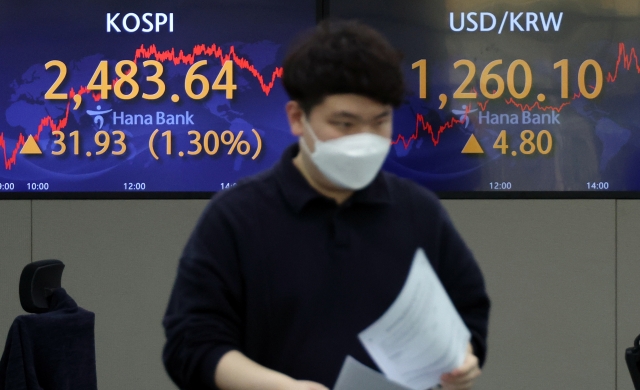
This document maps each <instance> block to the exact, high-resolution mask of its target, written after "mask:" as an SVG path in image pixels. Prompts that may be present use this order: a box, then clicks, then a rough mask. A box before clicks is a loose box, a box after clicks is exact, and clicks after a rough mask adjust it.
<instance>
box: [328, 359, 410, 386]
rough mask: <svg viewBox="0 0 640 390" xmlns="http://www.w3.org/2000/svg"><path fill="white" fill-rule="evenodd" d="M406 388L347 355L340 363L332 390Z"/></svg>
mask: <svg viewBox="0 0 640 390" xmlns="http://www.w3.org/2000/svg"><path fill="white" fill-rule="evenodd" d="M364 389H366V390H407V388H406V387H404V386H400V385H399V384H397V383H393V382H391V381H390V380H388V379H387V378H386V377H385V376H384V375H382V374H381V373H379V372H378V371H375V370H372V369H371V368H369V367H367V366H365V365H364V364H362V363H360V362H359V361H357V360H356V359H354V358H352V357H351V356H347V358H346V359H345V360H344V363H343V364H342V369H341V370H340V374H339V375H338V380H337V381H336V384H335V386H333V390H364Z"/></svg>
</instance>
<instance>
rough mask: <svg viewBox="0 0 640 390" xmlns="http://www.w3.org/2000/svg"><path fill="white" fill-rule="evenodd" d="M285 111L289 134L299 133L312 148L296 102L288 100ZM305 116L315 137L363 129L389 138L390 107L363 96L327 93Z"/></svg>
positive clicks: (390, 127) (325, 138)
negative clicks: (290, 132) (289, 128)
mask: <svg viewBox="0 0 640 390" xmlns="http://www.w3.org/2000/svg"><path fill="white" fill-rule="evenodd" d="M290 105H291V106H290ZM287 114H288V115H289V122H290V125H291V131H292V132H293V134H294V135H297V136H302V137H303V138H304V142H306V143H307V145H308V146H309V149H310V150H311V151H312V152H313V151H314V150H315V145H314V139H313V137H312V136H311V135H310V134H309V132H308V130H307V129H306V128H305V126H304V124H303V120H304V116H305V115H304V113H303V112H302V110H301V108H300V107H299V106H298V104H297V103H296V102H289V104H288V105H287ZM306 119H307V120H308V121H309V124H310V126H311V128H312V130H313V132H314V133H315V135H316V137H318V139H319V140H321V141H326V140H330V139H334V138H339V137H342V136H345V135H350V134H358V133H366V132H368V133H373V134H376V135H380V136H382V137H385V138H388V139H389V140H390V141H391V132H392V122H393V109H392V107H391V106H390V105H385V104H382V103H379V102H377V101H375V100H371V99H369V98H367V97H364V96H360V95H355V94H340V95H329V96H327V97H326V98H325V99H324V100H323V101H322V102H321V103H320V104H318V105H316V106H314V107H313V108H312V109H311V112H310V114H309V116H308V117H307V118H306Z"/></svg>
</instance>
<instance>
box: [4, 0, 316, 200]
mask: <svg viewBox="0 0 640 390" xmlns="http://www.w3.org/2000/svg"><path fill="white" fill-rule="evenodd" d="M315 10H316V2H315V1H299V0H279V1H269V2H265V1H247V0H243V1H221V0H206V1H204V0H203V1H173V0H172V1H166V0H165V1H157V0H154V1H146V2H129V1H108V2H94V1H84V2H78V1H69V0H63V1H33V0H32V1H20V2H18V1H12V2H6V4H4V5H3V9H2V12H1V13H0V35H1V36H2V40H1V41H0V51H2V53H4V54H3V59H2V61H0V112H2V113H3V114H4V115H2V117H1V119H0V196H11V194H20V193H23V194H24V193H33V194H36V193H58V194H59V193H68V194H69V193H93V194H101V193H112V192H145V193H149V192H153V193H158V192H167V193H187V192H194V193H198V192H204V193H207V192H208V193H210V192H214V191H219V190H220V189H222V188H225V187H228V186H231V185H234V183H235V182H236V181H237V180H238V179H239V178H241V177H244V176H247V175H251V174H254V173H256V172H259V171H261V170H263V169H265V168H267V167H269V166H271V165H272V164H273V163H274V162H275V161H276V160H277V159H278V158H279V157H280V154H281V152H282V150H283V149H284V148H285V147H286V146H287V145H289V144H291V143H292V142H294V138H293V137H292V136H291V134H290V131H289V127H288V125H287V121H286V116H285V113H284V104H285V103H286V101H287V100H288V98H287V96H286V93H285V92H284V89H283V87H282V83H281V82H280V77H281V75H282V68H281V63H282V60H283V57H284V54H285V52H286V49H287V46H288V45H289V43H290V40H291V39H292V38H293V37H294V36H295V35H296V34H297V33H298V32H300V31H302V30H304V29H307V28H309V27H312V26H313V25H314V24H315V18H316V15H315Z"/></svg>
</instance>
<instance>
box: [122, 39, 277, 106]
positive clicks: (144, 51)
mask: <svg viewBox="0 0 640 390" xmlns="http://www.w3.org/2000/svg"><path fill="white" fill-rule="evenodd" d="M200 55H205V56H209V57H215V58H217V59H219V60H220V65H224V63H225V62H227V61H229V60H232V61H233V62H234V63H235V64H236V65H238V66H239V67H240V69H246V70H248V71H249V73H251V75H253V77H255V78H256V79H257V80H258V82H259V83H260V86H261V87H262V92H264V93H265V95H267V96H269V92H271V88H273V85H274V84H275V81H276V78H278V77H282V68H280V67H276V69H275V70H274V71H273V73H272V74H271V81H270V82H269V83H268V84H265V82H264V78H263V77H262V75H261V74H260V72H258V70H257V69H256V68H255V67H254V66H253V65H252V64H251V63H250V62H249V60H247V59H246V58H243V57H240V56H238V55H237V54H236V49H235V47H234V46H231V47H230V48H229V52H228V53H227V54H224V52H223V51H222V48H221V47H219V46H217V45H216V44H215V43H214V44H212V45H211V46H207V45H196V46H194V47H193V50H192V52H191V54H184V52H183V51H182V50H180V52H179V53H178V54H177V55H176V51H175V49H171V50H165V51H158V49H157V48H156V45H151V46H149V48H145V47H144V45H141V46H140V48H139V49H138V50H136V54H135V57H134V59H133V60H134V61H137V60H138V59H140V58H144V59H149V58H151V57H153V58H154V59H155V60H157V61H160V62H165V61H171V62H173V64H174V65H179V64H181V63H182V64H186V65H192V64H193V63H194V62H195V58H196V57H197V56H200Z"/></svg>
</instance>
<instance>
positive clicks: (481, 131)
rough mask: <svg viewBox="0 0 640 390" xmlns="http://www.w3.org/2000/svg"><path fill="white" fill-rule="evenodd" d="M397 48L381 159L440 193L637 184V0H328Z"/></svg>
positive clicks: (334, 10)
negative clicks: (399, 63)
mask: <svg viewBox="0 0 640 390" xmlns="http://www.w3.org/2000/svg"><path fill="white" fill-rule="evenodd" d="M331 14H332V16H334V17H338V18H347V19H349V18H358V19H360V20H362V21H364V22H366V23H367V24H370V25H372V26H373V27H375V28H376V29H378V30H380V31H381V32H382V33H383V34H384V35H386V36H387V37H388V38H389V40H390V41H391V42H392V44H393V45H394V46H396V47H398V48H399V49H400V50H401V51H402V52H403V53H404V61H405V69H404V70H405V74H406V82H407V86H408V88H409V90H410V94H409V96H408V98H407V101H406V103H405V104H404V105H403V106H402V107H401V108H399V109H398V110H396V111H395V117H394V138H393V148H392V151H391V153H390V155H389V158H388V160H387V162H386V164H385V169H387V170H389V171H392V172H395V173H397V174H398V175H401V176H405V177H409V178H411V179H413V180H415V181H417V182H419V183H421V184H423V185H425V186H426V187H428V188H430V189H432V190H435V191H444V192H453V193H455V192H476V193H485V194H488V193H491V192H495V191H498V192H529V193H533V192H537V191H551V192H555V193H565V194H567V193H571V192H574V193H576V192H586V191H591V192H612V191H628V192H633V191H638V190H640V169H639V168H638V167H640V120H639V119H638V118H639V117H638V106H639V105H640V62H639V60H638V50H639V49H640V2H638V1H616V2H611V1H601V0H584V1H583V0H581V1H537V0H533V1H531V0H526V1H525V0H507V1H502V2H495V1H488V0H476V1H462V0H446V1H445V0H430V1H425V0H421V1H415V0H401V1H394V2H370V1H369V2H367V1H359V0H344V1H339V2H338V1H334V2H331Z"/></svg>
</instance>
